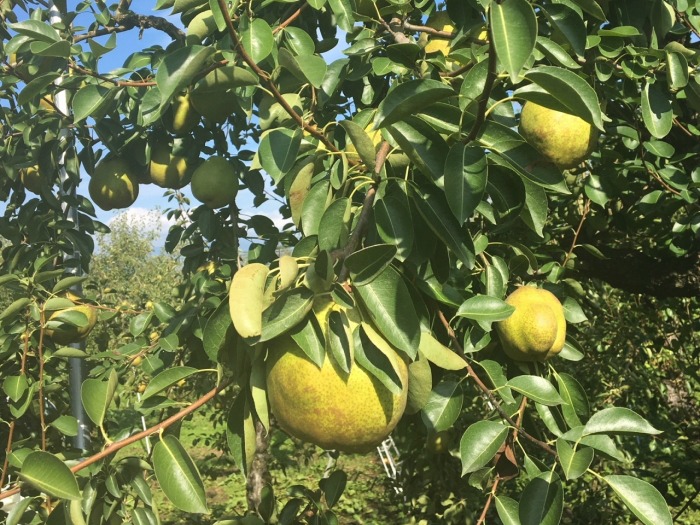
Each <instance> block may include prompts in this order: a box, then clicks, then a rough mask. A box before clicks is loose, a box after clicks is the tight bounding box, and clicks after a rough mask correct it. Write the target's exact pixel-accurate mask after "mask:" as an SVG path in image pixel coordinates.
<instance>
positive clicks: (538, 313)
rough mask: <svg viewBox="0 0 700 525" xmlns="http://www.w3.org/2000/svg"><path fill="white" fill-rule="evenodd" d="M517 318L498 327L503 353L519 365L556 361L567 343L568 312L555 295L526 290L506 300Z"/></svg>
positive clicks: (543, 291) (509, 319)
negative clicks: (565, 311)
mask: <svg viewBox="0 0 700 525" xmlns="http://www.w3.org/2000/svg"><path fill="white" fill-rule="evenodd" d="M506 303H508V304H509V305H511V306H513V307H515V311H514V312H513V314H512V315H511V316H510V317H508V318H507V319H505V320H503V321H500V322H498V323H497V324H496V331H497V332H498V336H499V337H500V339H501V345H502V347H503V351H504V352H505V353H506V355H507V356H508V357H510V358H511V359H514V360H516V361H544V360H545V359H549V358H551V357H554V356H555V355H557V354H558V353H559V352H561V350H562V348H564V342H565V341H566V319H565V318H564V308H563V307H562V305H561V303H560V302H559V299H557V298H556V296H555V295H554V294H552V293H551V292H548V291H547V290H543V289H541V288H533V287H531V286H523V287H521V288H518V289H517V290H515V291H514V292H513V293H512V294H510V295H509V296H508V298H506Z"/></svg>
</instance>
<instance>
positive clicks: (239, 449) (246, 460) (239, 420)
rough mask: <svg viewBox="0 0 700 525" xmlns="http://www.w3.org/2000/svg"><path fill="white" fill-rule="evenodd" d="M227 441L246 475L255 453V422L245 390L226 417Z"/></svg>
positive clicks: (235, 459) (238, 396) (234, 458)
mask: <svg viewBox="0 0 700 525" xmlns="http://www.w3.org/2000/svg"><path fill="white" fill-rule="evenodd" d="M226 443H227V444H228V448H229V450H230V451H231V455H232V456H233V460H234V461H235V462H236V465H238V468H240V469H241V471H242V472H244V473H245V474H246V475H247V473H248V472H249V471H250V466H251V465H252V463H253V456H254V455H255V450H256V444H255V422H254V421H253V414H252V412H251V410H250V403H249V402H248V398H247V396H246V395H245V391H244V392H241V393H239V394H238V395H237V396H236V399H235V401H234V402H233V404H232V405H231V409H230V410H229V413H228V417H227V418H226Z"/></svg>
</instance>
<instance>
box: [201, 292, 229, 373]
mask: <svg viewBox="0 0 700 525" xmlns="http://www.w3.org/2000/svg"><path fill="white" fill-rule="evenodd" d="M202 344H203V345H204V351H205V352H206V354H207V356H208V357H209V359H211V360H212V361H213V362H215V363H216V362H217V361H218V356H219V352H221V351H223V350H228V351H230V352H233V351H234V350H235V347H236V330H235V329H234V328H233V322H231V314H230V313H229V304H228V301H221V304H220V305H219V306H218V307H217V308H216V310H215V311H214V313H213V314H212V315H211V316H210V317H209V319H207V324H206V325H205V326H204V334H203V336H202Z"/></svg>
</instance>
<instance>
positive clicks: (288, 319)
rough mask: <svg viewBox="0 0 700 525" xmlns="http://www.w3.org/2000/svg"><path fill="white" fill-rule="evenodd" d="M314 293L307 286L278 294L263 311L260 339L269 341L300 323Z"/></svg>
mask: <svg viewBox="0 0 700 525" xmlns="http://www.w3.org/2000/svg"><path fill="white" fill-rule="evenodd" d="M313 299H314V294H313V292H312V291H311V290H309V289H307V288H294V289H292V290H288V291H286V292H284V293H283V294H282V295H280V296H279V297H278V298H277V299H276V300H275V302H274V303H272V305H271V306H269V307H268V308H267V309H265V311H263V315H262V321H263V328H262V334H261V336H260V341H261V342H262V341H269V340H270V339H274V338H275V337H277V336H278V335H281V334H283V333H285V332H288V331H289V330H291V329H292V328H294V327H295V326H296V325H297V324H299V323H301V322H302V320H303V319H304V318H305V317H306V314H308V313H309V312H310V311H311V307H312V305H313Z"/></svg>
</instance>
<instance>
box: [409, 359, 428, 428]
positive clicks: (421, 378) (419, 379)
mask: <svg viewBox="0 0 700 525" xmlns="http://www.w3.org/2000/svg"><path fill="white" fill-rule="evenodd" d="M432 389H433V374H432V370H431V369H430V363H429V362H428V360H427V359H425V358H420V359H417V360H416V361H413V362H412V363H410V364H409V365H408V400H407V401H406V413H407V414H415V413H416V412H419V411H420V410H422V409H423V407H424V406H425V404H426V403H427V402H428V399H429V398H430V392H431V391H432Z"/></svg>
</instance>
